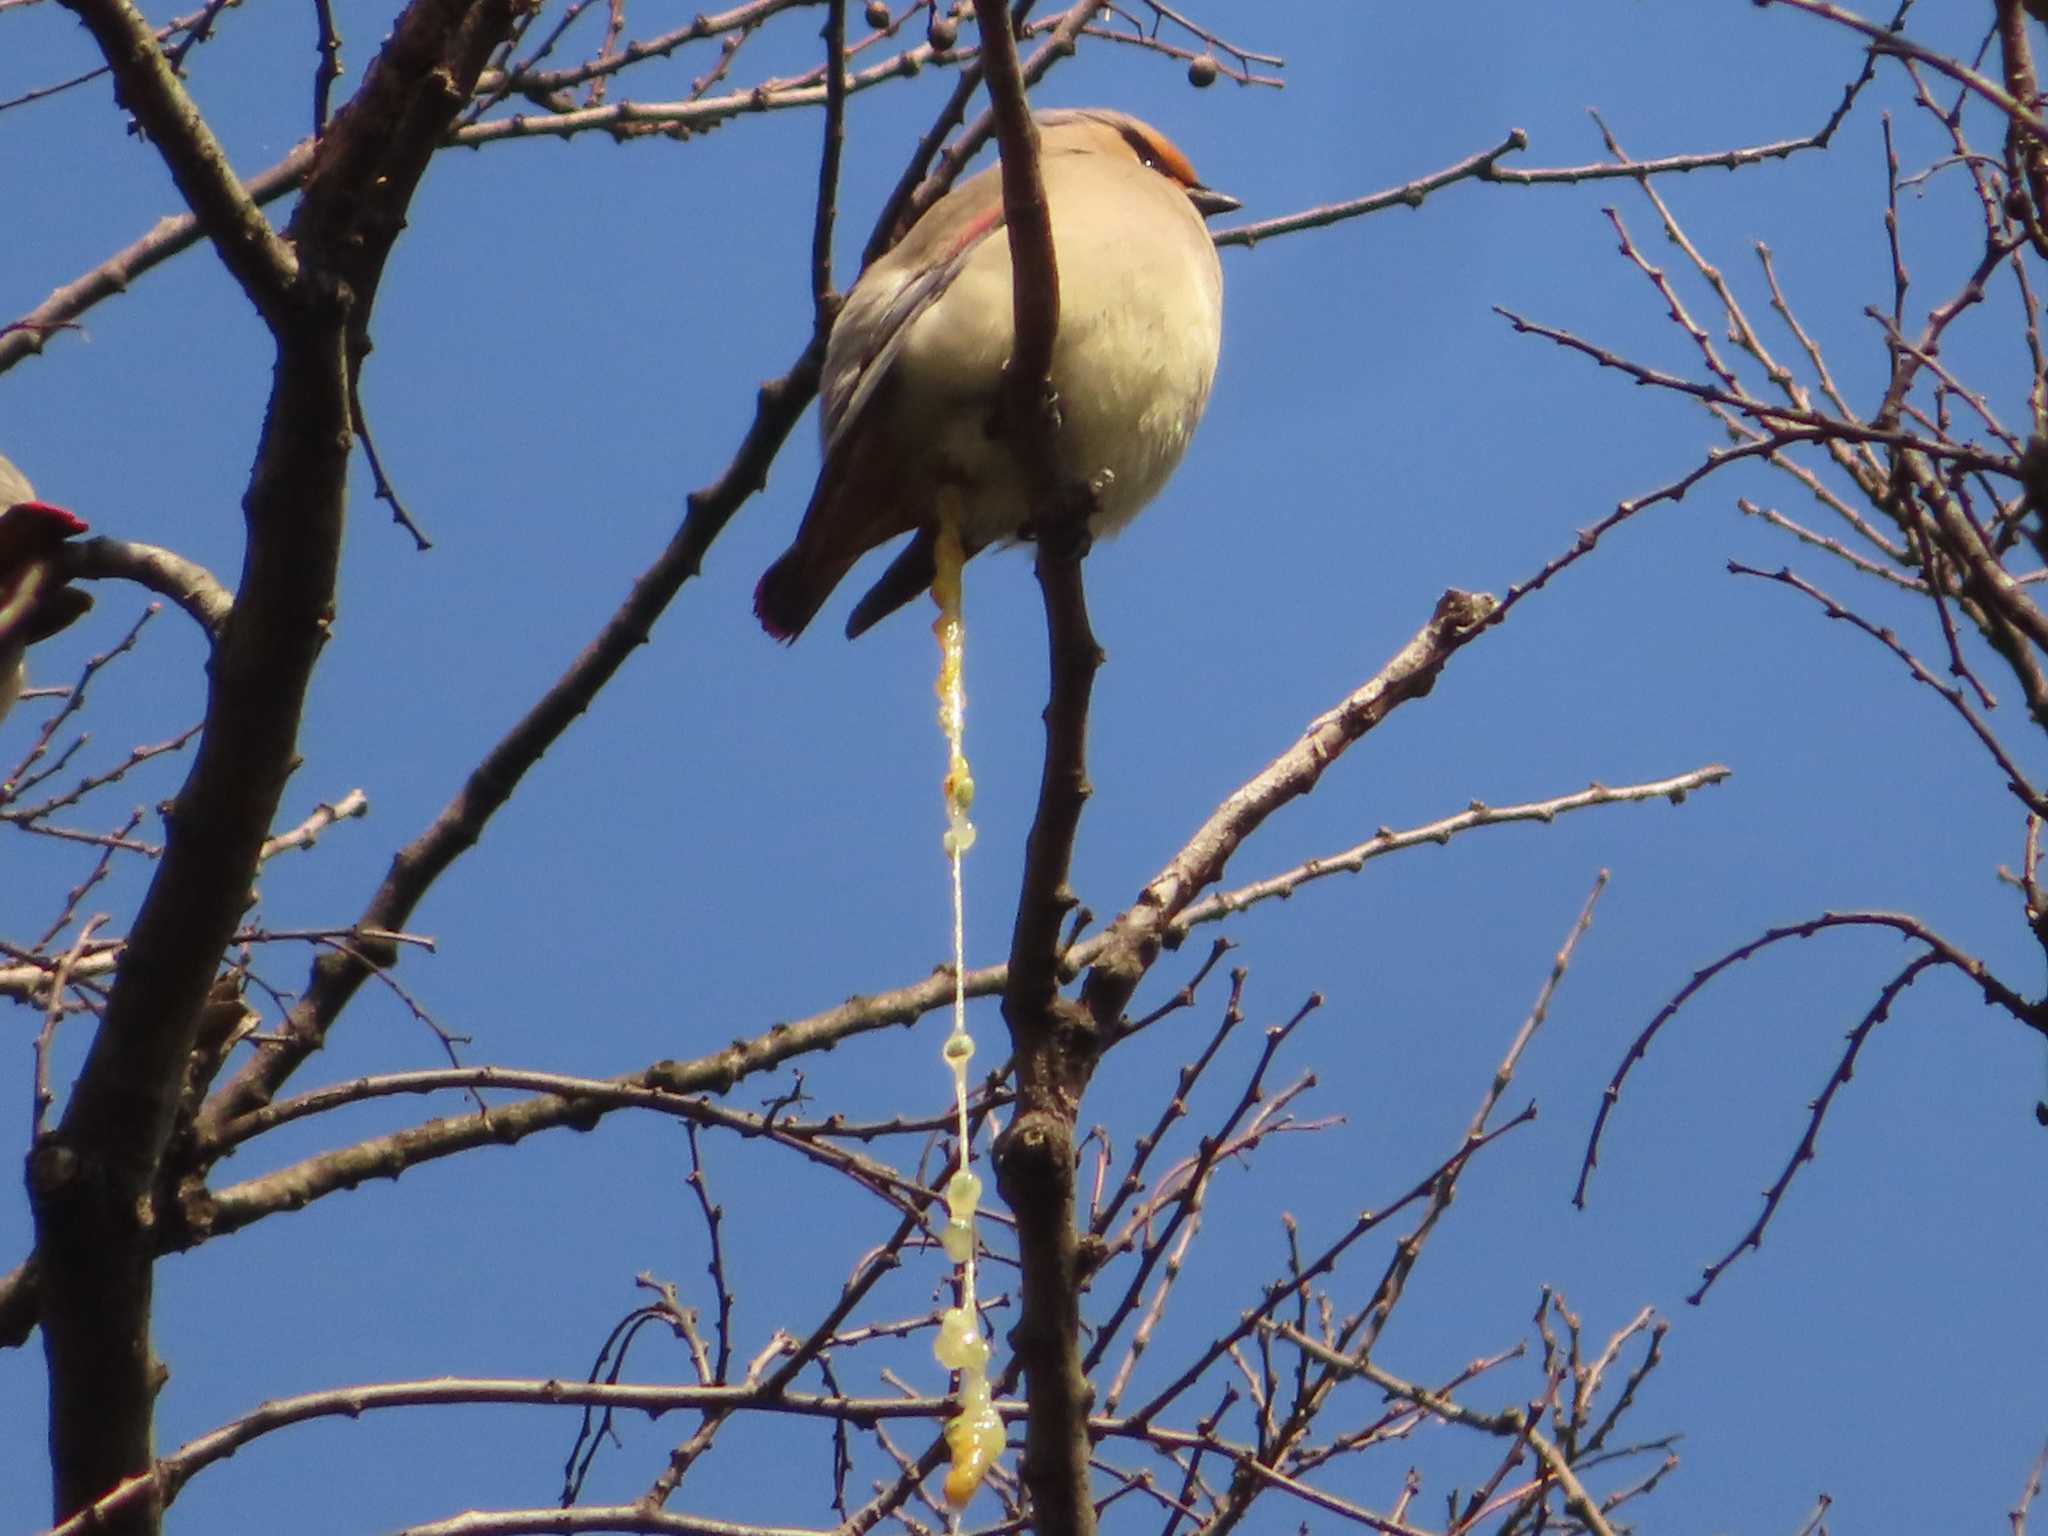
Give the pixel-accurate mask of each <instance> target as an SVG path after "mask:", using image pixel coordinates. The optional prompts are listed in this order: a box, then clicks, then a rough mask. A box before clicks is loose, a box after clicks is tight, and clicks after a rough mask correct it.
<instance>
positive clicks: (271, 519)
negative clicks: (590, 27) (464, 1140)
mask: <svg viewBox="0 0 2048 1536" xmlns="http://www.w3.org/2000/svg"><path fill="white" fill-rule="evenodd" d="M78 8H79V9H80V13H81V15H82V17H83V18H84V19H85V20H86V22H87V25H88V26H89V27H91V28H92V29H93V31H94V33H95V36H96V37H98V38H99V39H100V41H101V44H102V47H103V49H104V51H105V52H106V54H107V57H108V61H109V63H110V64H111V65H112V66H113V68H114V72H115V76H116V79H117V80H118V81H119V82H120V83H121V86H122V90H123V92H124V95H125V97H126V99H127V100H128V102H129V105H130V106H131V108H132V109H133V110H135V111H136V113H137V115H138V117H139V118H140V120H141V121H142V122H143V124H144V126H145V127H146V128H147V129H148V130H149V131H150V133H151V134H152V136H153V137H154V138H155V139H156V140H157V142H158V144H159V146H160V148H161V149H162V151H163V153H164V155H165V158H166V160H167V161H168V162H169V163H170V166H171V169H172V174H173V176H174V177H175V178H176V179H177V181H178V184H179V186H180V189H181V190H182V191H184V193H185V194H186V196H187V198H188V199H189V200H190V202H191V203H192V206H193V211H194V213H195V215H196V216H197V217H198V218H199V220H200V222H201V224H202V225H204V226H205V227H206V228H207V230H208V233H209V235H210V236H211V237H212V238H213V240H214V242H215V244H216V245H217V247H218V248H219V249H220V251H221V255H222V259H223V260H224V261H225V262H226V263H227V265H228V266H229V268H230V270H231V271H233V272H234V274H235V276H236V277H237V279H238V280H239V281H240V282H241V283H242V285H243V287H244V289H245V290H246V291H247V292H248V294H249V296H250V298H251V300H252V301H253V302H254V303H255V304H256V305H257V307H258V309H259V310H260V311H261V312H262V313H263V315H264V318H265V320H266V322H267V323H268V324H269V326H270V328H271V331H272V334H273V336H274V338H275V341H276V347H277V366H276V370H275V374H274V383H273V386H272V393H271V397H270V402H269V409H268V413H267V415H266V418H265V421H264V428H263V434H262V438H261V441H260V443H259V446H258V450H257V457H256V464H255V468H254V471H253V473H252V475H251V479H250V483H249V489H248V492H247V494H246V495H245V497H244V500H243V513H244V521H245V525H246V529H247V548H246V554H245V559H244V565H243V571H242V579H241V584H240V588H239V591H238V592H237V595H236V598H235V602H234V606H233V610H232V612H231V613H230V614H229V615H228V617H227V620H226V622H225V623H224V624H223V625H222V627H221V630H220V635H219V640H218V643H217V645H216V647H215V650H214V655H213V664H212V671H211V689H210V693H209V698H208V703H207V712H206V721H205V727H204V732H203V734H202V736H201V739H200V744H199V749H198V752H197V754H196V755H195V758H194V761H193V765H192V770H191V772H190V774H189V776H188V777H187V779H186V781H185V784H184V787H183V788H182V789H181V790H180V791H179V793H178V796H177V799H176V801H175V803H174V805H173V808H172V811H171V815H170V825H169V835H168V837H167V839H166V842H165V847H164V854H163V858H162V861H161V862H160V863H159V865H158V867H157V870H156V875H155V878H154V879H153V880H152V881H151V883H150V887H149V891H148V893H147V894H146V896H145V897H144V899H143V902H142V905H141V908H140V910H139V911H138V913H137V915H136V920H135V924H134V927H133V928H132V930H131V932H130V934H129V942H128V948H127V952H126V954H125V956H124V958H123V963H122V966H121V969H120V971H119V973H118V974H117V976H116V979H115V982H114V986H113V989H112V992H111V993H110V995H109V997H108V1001H107V1007H106V1011H105V1015H104V1017H103V1020H102V1022H101V1025H100V1028H99V1030H98V1032H97V1033H96V1035H95V1036H94V1038H93V1041H92V1045H91V1047H90V1049H89V1051H88V1054H87V1057H86V1061H85V1064H84V1067H83V1068H82V1070H81V1071H80V1073H79V1076H78V1079H77V1082H76V1084H75V1086H74V1088H73V1091H72V1095H71V1098H70V1101H69V1103H68V1105H67V1107H66V1110H65V1114H64V1117H63V1120H62V1121H61V1123H60V1124H59V1125H58V1126H57V1128H56V1129H55V1130H54V1131H52V1132H50V1133H49V1134H47V1135H45V1136H42V1137H40V1138H38V1140H37V1142H36V1144H35V1146H34V1148H33V1150H32V1151H31V1153H30V1157H29V1170H28V1183H29V1193H30V1201H31V1204H32V1207H33V1209H34V1213H35V1220H36V1235H37V1263H38V1270H39V1275H40V1279H41V1280H42V1282H43V1284H42V1287H41V1290H42V1295H43V1298H44V1301H45V1303H46V1304H45V1306H44V1307H43V1309H42V1314H41V1321H42V1324H43V1339H44V1348H45V1352H46V1354H47V1356H48V1363H49V1378H50V1392H51V1398H50V1445H51V1460H52V1464H53V1471H54V1480H55V1493H56V1509H57V1513H58V1514H59V1516H64V1515H68V1514H70V1513H72V1512H73V1511H75V1510H78V1509H81V1508H84V1507H85V1506H87V1505H89V1504H90V1503H91V1502H92V1501H93V1500H94V1499H96V1498H98V1497H99V1496H100V1495H101V1494H103V1493H104V1492H106V1491H107V1490H108V1489H109V1488H111V1487H113V1486H114V1485H115V1484H116V1483H118V1482H120V1481H122V1480H123V1479H124V1478H126V1477H130V1476H134V1475H136V1474H139V1473H141V1472H143V1471H145V1470H146V1469H147V1468H148V1466H149V1464H150V1458H151V1454H152V1452H151V1439H152V1421H153V1410H154V1400H155V1395H156V1391H157V1388H158V1386H159V1385H160V1380H161V1377H160V1370H159V1367H158V1366H157V1364H156V1362H155V1360H154V1358H153V1356H152V1352H151V1346H150V1317H151V1302H152V1294H153V1270H152V1266H153V1263H154V1260H155V1256H156V1253H157V1251H158V1249H159V1246H160V1242H161V1239H160V1236H159V1234H158V1232H157V1230H156V1229H157V1223H158V1218H159V1215H160V1212H159V1210H158V1208H157V1203H156V1202H157V1197H158V1193H159V1191H158V1182H159V1177H160V1172H161V1169H162V1165H163V1159H164V1155H165V1151H166V1148H167V1146H168V1143H169V1140H170V1136H171V1131H172V1127H173V1124H174V1120H175V1116H176V1115H177V1113H178V1108H179V1103H180V1098H181V1089H182V1086H183V1083H184V1080H185V1069H186V1063H187V1058H188V1056H189V1054H190V1052H191V1049H192V1046H193V1044H194V1041H195V1039H196V1037H197V1032H198V1029H199V1026H200V1021H201V1013H202V1008H203V1006H204V1004H205V1002H206V1000H207V998H208V995H209V993H210V990H211V988H212V985H213V981H214V976H215V973H216V970H217V968H218V966H219V963H220V958H221V954H222V951H223V950H224V948H225V947H226V945H227V944H228V942H229V940H230V939H231V937H232V936H233V934H234V931H235V926H236V923H237V920H238V919H239V917H240V914H241V911H242V909H243V907H244V906H245V904H246V902H247V897H248V890H249V885H250V881H251V879H252V878H253V876H254V873H255V871H256V868H257V865H258V863H259V862H260V859H261V853H262V848H263V844H264V839H265V837H266V835H267V834H268V832H269V830H270V827H271V823H272V820H273V818H274V817H275V815H276V812H277V806H278V801H279V799H280V797H281V795H282V793H283V789H284V785H285V782H286V780H287V779H288V777H289V776H290V774H291V772H292V771H293V769H294V768H295V767H296V765H297V741H298V724H299V719H300V715H301V712H302V709H303V706H304V701H305V697H306V690H307V687H308V685H309V683H310V680H311V677H312V672H313V667H314V664H315V662H316V660H317V659H318V657H319V654H320V650H321V648H322V646H323V645H324V643H325V640H326V634H327V625H328V623H329V621H330V619H331V616H332V613H333V605H334V581H335V572H336V569H337V565H338V561H339V554H340V546H341V532H342V514H343V502H344V485H345V480H346V471H347V464H348V454H349V447H350V441H351V439H350V431H349V419H350V418H349V406H348V401H349V387H348V369H349V354H348V348H347V337H348V335H349V334H350V332H351V330H353V331H354V333H356V334H358V335H360V334H361V333H362V328H363V326H364V325H365V324H366V323H367V310H368V305H369V300H370V298H371V297H372V295H374V293H375V290H376V284H377V281H378V278H379V276H380V274H381V271H382V265H383V261H384V257H385V255H386V254H387V253H388V251H389V249H390V244H391V241H392V240H393V239H394V238H395V237H396V235H397V232H398V230H399V229H400V228H402V227H403V223H404V210H405V208H406V207H407V205H408V204H409V202H410V199H411V197H412V194H413V192H414V189H415V188H416V186H417V184H418V179H419V175H420V173H421V172H422V171H423V170H424V169H425V165H426V161H427V157H428V156H429V155H430V154H431V153H432V151H433V147H434V146H435V145H436V144H438V143H439V142H440V140H441V137H442V135H443V134H444V133H445V132H446V130H447V128H448V126H449V124H450V123H451V122H452V120H453V116H454V112H455V109H456V108H457V107H458V106H459V105H460V104H461V102H462V101H463V100H465V99H467V96H468V93H469V90H470V89H471V88H472V86H473V85H474V82H475V78H476V74H477V71H478V70H480V69H481V68H482V66H483V62H484V59H485V57H486V55H487V53H488V50H489V47H490V46H491V44H492V43H493V42H494V41H495V40H496V38H497V37H498V36H500V35H502V34H503V33H504V32H505V31H506V30H508V29H509V27H510V24H511V19H512V14H513V9H512V0H482V3H478V4H474V5H472V4H470V3H467V0H415V3H414V4H413V5H412V6H411V7H410V8H409V9H408V10H407V11H406V12H405V13H404V14H403V15H402V16H401V17H400V18H399V21H398V23H397V26H396V28H395V30H394V32H393V35H392V37H391V40H390V42H389V43H388V44H387V45H386V47H385V49H384V51H383V53H382V54H381V55H380V56H379V58H378V59H377V61H376V62H375V63H374V64H373V65H372V67H371V70H370V72H369V75H368V77H367V78H366V80H365V83H364V86H363V89H362V91H361V92H360V93H359V94H358V96H357V98H356V100H355V102H354V103H352V104H351V107H350V109H349V110H348V111H347V112H345V113H344V114H343V120H342V121H338V122H337V123H336V124H335V126H334V129H333V131H332V132H330V134H329V135H328V136H327V138H326V139H324V140H323V141H322V158H321V159H320V160H319V161H318V162H316V164H315V165H314V167H313V171H312V175H311V176H310V178H309V181H308V184H307V187H306V190H305V194H304V197H303V199H302V201H301V202H300V204H299V208H298V211H297V215H296V216H295V218H294V220H293V238H292V245H291V248H289V249H288V248H287V247H286V245H285V244H284V243H283V242H281V241H279V240H278V239H277V237H276V236H275V235H274V234H273V233H272V232H271V231H270V228H269V225H268V223H267V222H266V221H264V220H263V219H262V216H261V215H260V213H258V212H257V210H256V208H255V205H254V203H253V202H252V201H250V200H249V198H248V196H247V193H246V191H245V190H244V189H243V188H242V187H241V185H240V184H239V183H238V182H236V181H235V179H234V177H233V175H232V173H231V172H230V171H229V169H228V167H227V164H226V161H225V159H224V158H223V157H221V156H220V155H219V153H218V148H217V146H216V145H215V144H214V141H213V140H212V137H211V135H210V134H209V133H208V132H207V131H206V130H205V127H204V125H203V124H202V123H200V122H199V120H198V118H197V114H196V111H195V110H194V109H193V108H192V107H191V104H190V102H189V101H188V100H186V98H185V97H184V94H183V91H182V88H181V87H179V86H178V84H177V82H176V80H175V78H174V77H173V76H172V75H171V73H170V71H169V67H168V65H167V64H166V62H165V61H164V60H163V58H162V56H161V54H160V53H159V52H158V51H157V49H156V45H155V42H154V39H153V38H152V37H151V36H150V35H149V33H148V30H147V28H146V27H143V26H142V24H141V21H140V18H139V17H137V16H136V15H135V13H134V12H133V11H132V9H131V8H129V7H128V6H127V4H126V0H79V5H78ZM380 114H388V115H380ZM292 249H295V251H296V260H292V259H291V258H290V250H292ZM159 1517H160V1510H159V1508H158V1507H157V1502H156V1500H155V1499H153V1498H151V1499H144V1500H142V1501H141V1502H140V1503H138V1504H137V1505H136V1506H135V1507H133V1508H130V1509H126V1510H124V1511H123V1512H122V1513H121V1514H120V1515H118V1516H116V1517H114V1518H113V1519H112V1520H111V1521H109V1522H108V1523H107V1528H108V1529H110V1530H112V1531H114V1532H116V1533H121V1536H125V1533H128V1532H134V1533H138V1536H143V1533H150V1532H153V1531H154V1530H155V1529H156V1528H157V1525H158V1523H159Z"/></svg>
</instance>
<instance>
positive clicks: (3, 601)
mask: <svg viewBox="0 0 2048 1536" xmlns="http://www.w3.org/2000/svg"><path fill="white" fill-rule="evenodd" d="M85 527H86V525H85V524H84V523H83V522H81V521H79V519H77V518H76V517H73V516H72V515H71V514H70V513H69V512H66V511H65V510H64V509H63V508H62V507H53V506H51V505H50V504H49V503H48V502H46V501H37V500H36V493H35V487H33V486H31V485H30V484H29V483H28V477H27V476H25V475H24V474H22V472H21V471H20V470H18V469H16V468H15V467H14V466H13V465H12V464H11V463H9V462H8V461H7V460H6V459H4V458H0V720H4V719H6V718H7V712H8V711H9V710H11V709H12V708H14V701H15V700H16V699H18V698H20V697H21V689H22V685H23V683H24V681H25V680H26V672H27V668H26V655H27V652H28V648H29V647H30V646H31V645H34V644H35V643H36V642H37V641H38V640H47V639H48V638H49V637H50V636H52V635H54V634H56V633H57V631H58V630H60V629H63V628H64V627H65V626H66V625H68V624H70V623H71V622H72V621H73V620H75V619H77V618H78V617H79V615H81V614H83V613H84V612H85V611H86V610H87V609H88V608H90V607H92V597H91V595H90V594H89V593H86V592H82V591H80V590H79V589H78V588H76V587H72V586H67V585H65V582H64V574H63V571H62V569H61V566H60V564H59V551H60V550H61V549H62V548H63V546H64V541H65V540H66V539H68V538H71V537H72V536H73V535H75V534H80V533H83V532H85Z"/></svg>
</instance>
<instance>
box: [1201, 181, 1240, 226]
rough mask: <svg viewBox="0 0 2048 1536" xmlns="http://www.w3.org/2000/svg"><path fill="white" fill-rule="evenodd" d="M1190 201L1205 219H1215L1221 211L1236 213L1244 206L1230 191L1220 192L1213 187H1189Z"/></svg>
mask: <svg viewBox="0 0 2048 1536" xmlns="http://www.w3.org/2000/svg"><path fill="white" fill-rule="evenodd" d="M1188 201H1189V202H1191V203H1193V204H1194V205H1195V210H1196V212H1198V213H1200V214H1201V216H1202V217H1203V218H1205V219H1213V218H1215V217H1216V215H1217V214H1219V213H1235V212H1237V210H1238V209H1240V208H1242V207H1243V206H1244V204H1243V203H1240V202H1239V201H1238V200H1237V199H1236V198H1234V197H1232V196H1231V195H1230V194H1229V193H1228V192H1218V191H1217V190H1216V189H1215V188H1213V187H1189V188H1188Z"/></svg>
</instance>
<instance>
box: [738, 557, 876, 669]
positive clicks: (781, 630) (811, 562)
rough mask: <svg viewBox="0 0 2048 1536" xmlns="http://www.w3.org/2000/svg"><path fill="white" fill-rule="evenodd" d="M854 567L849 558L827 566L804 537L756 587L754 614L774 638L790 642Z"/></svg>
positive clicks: (763, 576)
mask: <svg viewBox="0 0 2048 1536" xmlns="http://www.w3.org/2000/svg"><path fill="white" fill-rule="evenodd" d="M852 567H853V562H852V561H850V560H849V561H846V562H845V563H843V564H839V563H835V564H834V565H833V567H832V568H831V569H829V570H827V569H824V568H822V567H821V566H820V565H819V563H818V561H816V560H815V559H813V558H812V557H811V555H810V552H809V551H808V550H806V549H805V548H804V546H803V543H802V542H801V541H799V542H797V543H795V544H792V545H790V547H789V549H788V550H787V551H786V552H785V553H784V554H783V556H782V558H781V559H779V560H777V561H776V562H775V563H774V564H773V565H771V566H769V567H768V569H767V571H766V572H765V573H764V574H763V575H762V577H761V581H760V585H758V586H756V587H755V588H754V617H755V618H757V619H759V620H760V621H761V627H762V628H763V629H765V630H767V631H768V633H769V635H771V636H772V637H773V638H775V639H777V640H780V641H782V642H783V643H784V644H787V643H789V642H790V641H792V640H794V639H796V637H797V636H798V635H800V634H802V633H803V632H804V627H805V626H806V625H808V624H809V623H810V622H811V620H812V619H814V618H816V617H817V616H818V610H819V609H820V608H822V607H824V606H825V599H826V598H828V597H830V596H831V595H832V589H833V588H834V587H836V586H838V585H839V581H840V578H841V577H843V576H844V575H845V574H846V573H847V572H848V571H849V570H851V569H852Z"/></svg>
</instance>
